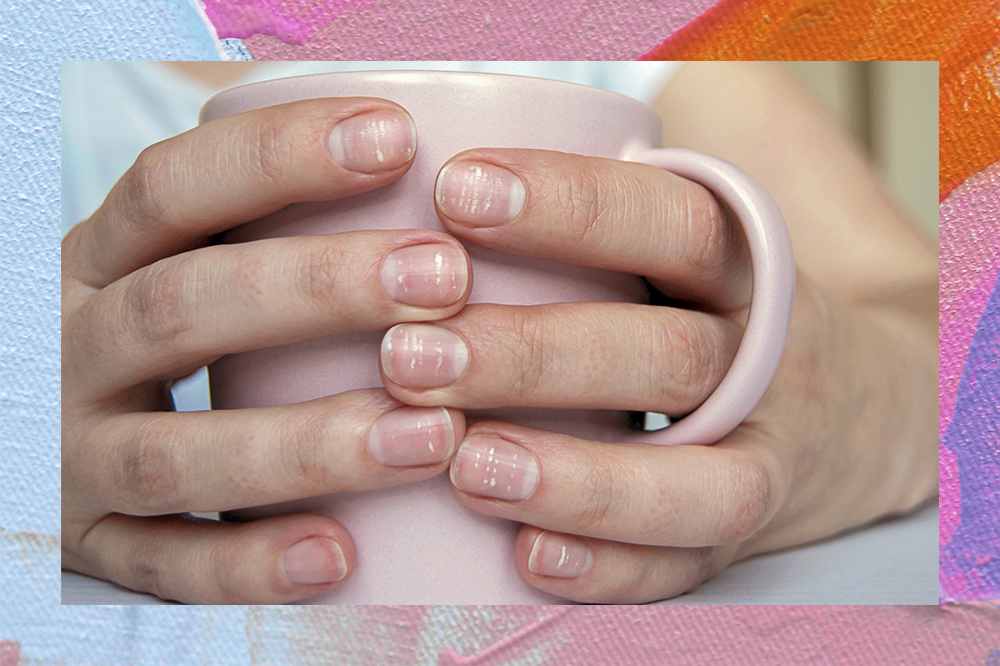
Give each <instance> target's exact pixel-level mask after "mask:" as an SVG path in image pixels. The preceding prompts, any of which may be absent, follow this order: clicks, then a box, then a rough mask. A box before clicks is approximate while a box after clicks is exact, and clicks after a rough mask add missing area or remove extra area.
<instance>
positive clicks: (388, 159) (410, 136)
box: [328, 109, 417, 173]
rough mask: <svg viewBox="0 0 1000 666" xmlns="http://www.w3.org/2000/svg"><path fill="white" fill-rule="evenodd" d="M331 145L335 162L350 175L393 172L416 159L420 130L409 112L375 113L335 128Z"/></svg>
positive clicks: (342, 122)
mask: <svg viewBox="0 0 1000 666" xmlns="http://www.w3.org/2000/svg"><path fill="white" fill-rule="evenodd" d="M328 144H329V147H330V155H331V156H332V157H333V159H334V160H335V161H336V162H337V163H338V164H340V166H342V167H344V168H345V169H347V170H349V171H357V172H360V173H378V172H380V171H391V170H393V169H398V168H399V167H401V166H403V165H404V164H406V163H407V162H409V161H410V160H411V159H412V158H413V155H414V153H415V152H416V150H417V128H416V126H415V125H414V124H413V119H412V118H410V116H409V115H408V114H407V113H405V112H402V111H399V112H397V111H389V110H388V109H385V110H379V111H371V112H368V113H361V114H358V115H356V116H351V117H350V118H345V119H344V120H341V121H340V122H338V123H337V124H336V125H334V126H333V129H332V130H331V131H330V137H329V140H328Z"/></svg>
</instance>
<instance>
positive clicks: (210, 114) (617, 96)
mask: <svg viewBox="0 0 1000 666" xmlns="http://www.w3.org/2000/svg"><path fill="white" fill-rule="evenodd" d="M414 75H419V77H420V78H437V79H446V80H448V82H452V83H454V82H456V81H460V82H462V83H470V84H471V83H475V82H476V80H477V79H478V80H479V81H491V82H494V83H496V82H499V81H506V82H508V83H515V84H520V85H522V86H532V85H538V84H539V83H540V82H543V83H544V84H545V85H547V86H555V87H557V88H559V87H561V88H565V89H567V90H569V91H572V92H575V93H576V94H588V95H592V96H595V97H606V98H608V99H611V100H617V101H619V102H626V103H628V104H630V105H635V106H636V107H637V108H641V109H643V110H644V111H646V112H647V113H651V114H653V115H655V116H656V117H657V118H659V114H658V113H657V112H656V110H655V109H654V108H653V107H652V106H650V105H649V104H647V103H646V102H643V101H641V100H638V99H636V98H634V97H629V96H628V95H624V94H622V93H618V92H614V91H612V90H606V89H604V88H598V87H596V86H590V85H586V84H583V83H573V82H570V81H562V80H560V79H548V78H545V77H541V76H528V75H524V74H497V73H493V72H467V71H458V70H436V69H418V68H413V69H370V70H359V71H350V72H323V73H318V74H298V75H295V76H282V77H277V78H273V79H267V80H264V81H254V82H253V83H243V84H240V85H236V86H232V87H231V88H226V89H225V90H221V91H219V92H217V93H215V94H214V95H212V96H211V97H210V98H208V100H207V101H206V102H205V103H204V104H202V106H201V109H200V111H199V113H198V124H199V125H202V124H204V123H206V122H209V121H211V120H215V119H216V118H221V117H224V116H227V115H232V114H233V113H239V112H241V111H247V110H251V109H256V108H263V107H266V106H273V105H276V104H282V103H285V102H283V101H274V102H270V103H267V104H263V105H257V104H249V103H245V104H240V98H246V97H248V96H254V95H256V94H257V93H259V92H262V91H263V90H264V89H266V88H280V87H282V86H292V85H294V84H296V83H299V82H302V81H303V80H309V81H312V82H316V81H318V80H320V79H324V78H327V79H346V80H348V81H350V79H359V80H368V81H371V80H375V81H377V82H386V83H393V82H394V81H392V79H394V78H399V79H404V80H401V81H398V82H395V83H403V84H405V85H415V84H417V83H418V82H417V81H416V80H414V79H415V76H414ZM345 96H348V97H377V96H375V95H345ZM323 97H328V96H327V95H319V96H309V97H294V98H290V99H288V100H286V102H292V101H300V100H305V99H322V98H323ZM379 99H384V98H379ZM389 101H392V100H389ZM220 105H221V106H223V107H230V108H231V107H232V106H234V105H235V106H238V107H243V108H241V109H239V110H237V111H231V110H230V111H224V112H218V111H216V108H217V107H219V106H220Z"/></svg>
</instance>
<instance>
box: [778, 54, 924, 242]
mask: <svg viewBox="0 0 1000 666" xmlns="http://www.w3.org/2000/svg"><path fill="white" fill-rule="evenodd" d="M781 65H782V67H784V68H785V70H786V71H787V72H788V73H789V74H790V75H791V76H792V78H794V79H795V80H796V81H797V82H798V83H799V84H800V85H801V86H802V87H803V88H804V89H805V90H806V92H807V94H808V95H809V96H810V97H811V98H812V99H813V101H814V102H815V103H816V104H817V105H819V106H820V108H822V109H823V110H824V111H826V112H827V113H828V114H829V115H830V116H831V117H832V118H834V119H835V120H836V121H837V122H838V123H839V124H840V125H841V126H842V127H843V128H844V129H846V130H847V131H848V132H849V133H850V134H851V135H852V136H854V138H855V139H857V141H858V143H860V144H861V145H862V146H863V147H864V148H865V150H867V151H868V155H869V158H870V159H871V161H872V163H873V164H874V165H875V166H876V168H877V169H878V170H879V171H880V172H881V173H882V176H883V178H884V179H885V181H886V184H887V185H888V186H889V189H890V190H891V191H893V192H894V193H895V194H896V196H898V197H899V198H900V199H901V200H902V201H903V203H904V205H905V206H906V207H907V209H908V210H909V212H910V213H911V214H912V215H913V216H914V217H915V218H916V219H917V220H918V221H920V222H921V223H922V224H923V225H924V226H925V227H926V228H927V230H928V231H930V232H931V233H932V234H933V235H934V237H935V238H936V237H937V233H938V64H937V62H788V63H781Z"/></svg>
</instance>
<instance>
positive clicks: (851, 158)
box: [383, 63, 937, 603]
mask: <svg viewBox="0 0 1000 666" xmlns="http://www.w3.org/2000/svg"><path fill="white" fill-rule="evenodd" d="M656 107H657V109H658V110H659V112H660V113H661V115H662V116H663V118H664V126H665V127H666V131H665V137H664V138H665V142H664V143H665V145H672V146H678V147H683V148H692V149H696V150H701V151H703V152H706V153H709V154H713V155H716V156H719V157H721V158H723V159H727V160H729V161H730V162H733V163H734V164H736V165H738V166H740V167H741V168H743V169H745V170H746V171H748V172H749V173H750V174H751V175H752V176H754V177H755V178H757V179H758V180H759V181H760V182H761V183H763V184H764V186H765V187H766V188H767V189H768V190H769V192H771V193H772V195H773V196H774V197H775V199H776V200H777V202H778V204H779V206H780V208H781V209H782V211H783V214H784V216H785V218H786V220H787V222H788V225H789V228H790V233H791V237H792V242H793V246H794V250H795V253H796V258H797V262H798V275H797V290H796V295H795V300H794V305H793V313H792V321H791V327H790V332H789V337H788V343H787V346H786V350H785V353H784V355H783V358H782V362H781V364H780V366H779V368H778V371H777V374H776V376H775V378H774V380H773V382H772V384H771V386H770V388H769V389H768V391H767V392H766V394H765V395H764V397H763V399H762V400H761V401H760V403H759V404H758V406H757V407H756V408H755V409H754V410H753V412H752V413H751V414H750V415H749V416H748V417H747V419H746V420H745V421H744V422H743V423H742V424H741V425H740V426H739V427H738V428H737V429H736V430H735V431H733V432H732V433H731V434H730V435H728V436H727V437H725V438H724V439H723V440H722V441H721V442H719V443H717V444H716V445H714V446H711V447H674V448H668V447H651V446H642V445H631V444H618V445H614V446H609V445H607V444H600V443H594V442H587V441H583V440H579V439H575V438H572V437H568V436H565V435H558V434H552V433H547V432H541V431H536V430H531V429H528V428H524V427H521V426H516V425H511V424H504V423H494V422H491V423H477V424H475V425H473V426H471V427H470V428H469V430H468V433H467V441H472V442H475V441H477V440H478V441H479V442H483V441H485V442H488V443H489V445H490V446H492V445H493V444H494V443H496V439H499V440H502V441H506V442H513V443H515V444H517V445H519V446H520V447H522V449H525V450H527V451H529V452H530V453H531V454H532V455H533V456H534V457H535V459H536V460H537V465H538V468H539V481H538V484H537V487H536V488H535V490H534V492H533V493H532V494H531V495H530V496H529V497H527V498H526V499H523V500H515V501H510V500H502V499H495V498H486V497H482V496H481V495H480V494H472V493H468V492H463V491H462V490H460V489H459V488H457V487H456V489H455V494H456V496H457V497H458V498H459V500H461V501H462V502H463V503H464V504H466V506H468V507H470V508H472V509H474V510H476V511H480V512H482V513H486V514H490V515H494V516H500V517H504V518H509V519H512V520H516V521H520V522H523V523H525V526H524V527H523V528H522V529H521V531H520V533H519V535H518V538H517V541H516V544H515V554H516V561H517V566H518V570H519V571H520V573H521V575H522V576H523V577H524V578H525V580H527V581H528V582H529V583H531V584H532V585H534V586H536V587H538V588H540V589H542V590H545V591H547V592H551V593H553V594H556V595H559V596H562V597H566V598H569V599H573V600H576V601H581V602H594V603H642V602H648V601H653V600H657V599H663V598H668V597H672V596H676V595H678V594H681V593H683V592H685V591H690V590H693V589H695V588H696V587H697V586H698V585H699V584H701V583H702V582H703V581H704V580H706V579H707V578H710V577H711V576H713V575H715V574H716V573H718V572H719V571H721V570H722V569H723V568H724V567H726V566H727V565H729V564H731V563H732V562H734V561H736V560H739V559H742V558H745V557H748V556H751V555H754V554H757V553H763V552H767V551H771V550H776V549H781V548H787V547H790V546H795V545H798V544H802V543H806V542H809V541H813V540H816V539H821V538H824V537H827V536H830V535H832V534H836V533H838V532H842V531H844V530H847V529H850V528H854V527H857V526H860V525H864V524H866V523H870V522H872V521H874V520H877V519H879V518H882V517H885V516H888V515H893V514H902V513H906V512H909V511H911V510H913V509H914V508H916V507H918V506H920V505H921V504H923V503H925V502H926V501H928V500H930V499H931V498H933V497H934V496H935V495H936V494H937V437H936V426H937V411H936V408H935V395H936V390H937V257H936V249H935V248H934V245H933V243H932V242H931V241H930V240H929V239H927V238H926V237H925V236H924V235H923V234H922V233H920V232H919V231H918V229H917V227H916V226H915V225H914V224H913V223H911V222H910V221H909V220H907V219H906V218H905V217H904V215H902V214H901V212H900V210H899V209H898V208H897V207H896V206H895V205H894V204H893V202H892V201H891V199H890V198H889V197H887V196H886V194H885V193H884V192H883V191H882V189H881V188H880V187H879V185H878V184H877V178H876V177H875V176H874V175H873V174H872V172H871V170H870V169H869V167H868V165H867V163H866V162H865V160H864V158H863V157H862V155H861V154H860V152H859V151H858V150H857V148H856V147H855V146H854V145H853V144H851V143H850V142H849V141H848V140H846V139H845V138H844V137H843V136H842V135H840V134H839V133H838V132H837V131H836V130H835V129H834V127H833V126H832V125H831V124H830V123H829V122H828V121H826V120H825V119H824V118H823V117H822V115H821V114H820V113H819V112H818V110H817V109H815V108H813V107H812V106H811V105H810V104H809V103H808V102H807V101H806V100H805V99H804V97H803V96H802V95H801V94H800V93H799V92H798V90H796V89H795V88H794V87H793V86H792V85H791V84H790V83H789V82H788V81H787V80H785V79H784V78H783V77H782V76H781V75H780V74H779V73H778V72H777V70H775V69H774V68H773V67H771V66H768V65H761V64H754V63H738V64H736V63H724V64H723V63H690V64H687V65H685V66H684V67H683V68H682V69H681V70H680V71H679V72H678V74H677V75H676V77H675V79H674V80H673V81H672V82H671V84H670V85H669V86H668V87H667V88H666V89H665V90H664V91H663V93H662V94H661V96H660V97H659V99H658V100H657V102H656ZM453 161H460V162H468V161H474V162H479V163H483V164H491V165H494V166H503V167H505V168H507V169H509V170H511V171H513V172H514V173H515V174H517V175H518V177H519V178H520V179H521V180H522V181H523V182H524V184H525V187H526V192H527V196H526V203H525V206H524V209H523V211H522V212H521V214H520V215H519V216H518V217H516V218H515V219H513V220H512V221H511V222H509V223H507V224H502V225H499V226H492V227H488V228H474V227H470V226H468V225H466V224H462V223H460V222H458V221H456V220H454V219H452V218H450V217H449V216H448V215H447V214H445V213H444V211H442V209H441V206H440V205H439V208H438V212H439V215H440V217H441V219H442V221H443V222H444V224H445V225H446V226H447V228H448V229H449V230H450V231H452V232H453V233H454V234H455V235H457V236H459V237H460V238H463V239H465V240H468V241H471V242H474V243H478V244H482V245H485V246H488V247H491V248H495V249H498V250H501V251H504V252H510V253H514V254H527V255H531V256H539V257H548V258H552V259H558V260H562V261H568V262H571V263H579V264H586V265H591V266H599V267H602V268H611V269H618V270H622V271H626V272H637V269H636V267H639V270H640V271H641V273H642V274H643V275H644V276H645V277H647V279H649V281H650V283H651V284H652V285H653V286H654V287H655V288H657V289H658V290H660V292H661V293H664V294H667V295H668V296H677V295H680V296H683V297H684V298H685V299H687V300H688V301H689V303H688V305H690V301H691V300H693V301H694V303H695V308H694V309H695V311H691V310H685V311H683V313H678V312H677V311H675V310H673V309H672V308H654V307H642V306H629V305H621V304H578V305H560V306H546V307H535V308H513V307H502V306H495V305H470V306H468V307H466V308H465V309H464V310H463V311H462V312H461V313H459V314H458V315H456V316H455V317H453V318H451V319H449V320H447V321H445V322H440V323H438V324H437V326H440V327H443V328H446V329H448V330H450V331H452V332H454V333H456V334H458V335H459V336H461V337H462V338H463V339H464V340H465V341H466V342H467V344H468V346H469V349H470V361H469V364H468V368H467V369H466V371H465V374H464V375H463V376H462V377H461V378H459V379H458V380H457V381H455V382H454V383H452V384H450V385H447V386H443V387H435V388H430V389H414V388H413V387H409V386H404V385H402V384H399V383H396V382H394V381H392V379H391V378H390V377H388V376H387V375H386V373H385V368H384V367H383V379H384V381H385V384H386V386H387V387H388V389H389V392H390V393H391V394H392V395H393V396H395V397H397V398H399V399H400V400H403V401H405V402H408V403H410V404H418V405H433V404H447V405H451V406H455V407H461V408H467V409H472V408H489V407H497V406H501V405H524V406H535V407H568V406H575V407H589V408H618V409H621V408H625V407H627V406H631V407H630V408H631V409H645V410H650V411H661V412H666V413H668V414H673V415H683V414H685V413H687V412H690V411H691V410H692V409H694V408H695V407H696V406H697V405H698V404H699V402H700V401H701V400H702V399H704V396H705V395H707V394H708V393H709V392H710V391H711V389H712V388H714V386H715V385H716V384H717V383H718V381H719V380H720V379H721V376H722V375H723V374H724V372H725V369H726V368H727V367H728V363H729V361H730V360H731V359H732V356H733V355H734V353H735V347H736V344H737V343H738V339H739V326H740V322H741V318H742V316H743V314H744V313H745V310H744V308H745V306H746V305H747V300H748V294H747V291H746V286H747V285H746V275H747V272H748V262H749V258H748V255H747V252H746V250H745V248H744V246H743V245H742V244H741V243H740V242H739V239H738V238H737V237H736V236H738V232H737V231H736V228H735V226H734V225H733V223H732V222H731V221H728V220H726V218H725V217H724V216H723V214H722V213H721V211H720V210H719V209H718V207H717V206H715V205H714V202H713V201H712V200H711V198H710V197H708V196H707V194H706V193H705V192H700V193H698V192H697V191H693V192H692V190H691V188H685V187H682V186H681V185H680V184H679V183H678V181H679V180H680V179H677V178H675V177H673V176H671V175H670V174H665V173H663V172H661V171H659V170H657V169H653V168H650V167H645V166H643V165H628V164H621V163H615V162H608V161H604V160H598V159H593V158H584V157H579V156H571V155H560V154H554V153H545V152H541V151H512V150H475V151H470V152H468V153H464V154H462V155H459V156H456V157H455V158H454V160H453ZM567 183H570V184H579V187H577V188H576V189H573V187H567V185H566V184H567ZM695 190H697V188H695ZM567 200H569V201H572V202H573V203H575V204H577V205H573V206H566V205H565V202H566V201H567ZM688 203H690V205H688ZM692 211H693V212H692ZM567 213H569V214H567ZM664 214H666V218H667V221H666V226H667V228H666V230H664V229H663V228H662V227H655V226H651V225H649V223H648V220H649V219H658V218H663V217H664ZM692 217H695V218H698V219H697V220H695V221H694V223H692ZM678 235H679V237H680V239H681V240H680V242H678V241H676V240H675V239H676V238H677V237H678ZM708 239H711V242H709V240H708ZM678 314H683V315H684V317H683V318H680V317H678V316H677V315H678ZM692 340H693V341H695V343H696V344H691V341H692ZM664 341H666V342H667V344H666V345H665V344H664ZM706 347H708V348H709V349H706ZM711 348H714V350H715V353H711ZM623 350H627V352H626V351H623ZM665 350H669V351H665ZM671 352H673V353H671ZM581 359H583V361H581ZM635 359H638V360H639V362H638V363H635V362H629V361H634V360H635ZM688 359H690V360H691V361H692V362H691V363H686V361H687V360H688ZM595 368H596V370H595ZM678 375H680V376H681V377H682V379H683V381H682V382H680V384H681V385H678V382H677V380H676V377H677V376H678ZM595 378H596V379H595ZM482 438H485V439H482ZM494 438H496V439H494ZM459 458H460V454H459V456H456V459H455V461H454V462H453V464H452V467H453V470H454V469H455V468H456V466H458V465H459V464H460V463H459ZM522 460H523V457H522ZM453 478H454V476H453ZM459 485H461V484H459ZM543 530H544V531H547V532H548V533H549V535H552V536H554V537H555V539H556V540H557V541H556V542H557V543H558V539H560V538H561V536H560V535H567V536H568V537H569V538H568V539H567V540H566V541H565V543H567V544H570V545H571V546H573V545H575V547H576V548H577V549H579V547H580V545H581V544H582V545H584V546H586V547H587V548H588V549H589V550H590V552H591V556H590V558H591V562H590V566H589V569H588V570H587V571H586V572H585V573H583V574H582V575H579V576H577V577H575V578H561V577H554V576H544V575H537V574H535V573H533V572H532V571H531V570H530V569H529V559H530V553H531V551H532V548H533V546H534V545H535V543H536V539H537V538H538V536H539V534H541V533H542V531H543ZM571 559H572V558H571ZM570 564H571V565H572V562H571V563H570Z"/></svg>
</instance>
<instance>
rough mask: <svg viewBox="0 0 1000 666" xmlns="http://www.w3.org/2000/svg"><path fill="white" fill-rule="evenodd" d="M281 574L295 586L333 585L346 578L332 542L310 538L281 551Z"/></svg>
mask: <svg viewBox="0 0 1000 666" xmlns="http://www.w3.org/2000/svg"><path fill="white" fill-rule="evenodd" d="M281 574H282V575H283V576H284V577H285V578H286V579H287V580H288V581H289V582H291V583H296V584H298V585H317V584H319V583H336V582H337V581H338V580H343V578H344V577H345V576H346V575H347V560H346V559H345V558H344V551H343V550H341V549H340V544H338V543H337V542H336V541H334V540H333V539H326V538H324V537H311V538H309V539H304V540H302V541H299V542H298V543H296V544H295V545H293V546H291V547H290V548H289V549H288V550H286V551H285V554H284V555H283V556H282V557H281Z"/></svg>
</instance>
